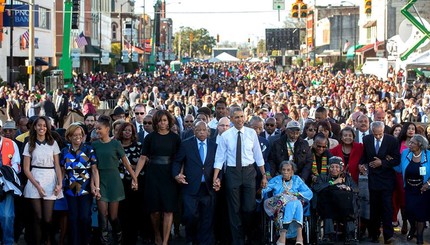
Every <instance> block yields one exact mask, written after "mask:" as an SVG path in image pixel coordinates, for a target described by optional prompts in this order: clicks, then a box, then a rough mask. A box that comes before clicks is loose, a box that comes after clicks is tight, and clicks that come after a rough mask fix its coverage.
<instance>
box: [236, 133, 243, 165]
mask: <svg viewBox="0 0 430 245" xmlns="http://www.w3.org/2000/svg"><path fill="white" fill-rule="evenodd" d="M241 167H242V139H241V138H240V131H239V132H237V145H236V169H240V168H241Z"/></svg>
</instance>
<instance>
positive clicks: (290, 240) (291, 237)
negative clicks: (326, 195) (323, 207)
mask: <svg viewBox="0 0 430 245" xmlns="http://www.w3.org/2000/svg"><path fill="white" fill-rule="evenodd" d="M263 201H264V199H263V200H261V203H260V204H261V205H262V204H263ZM261 219H262V224H263V239H264V241H263V244H267V245H274V244H276V240H277V236H278V235H277V231H276V229H275V221H274V220H273V217H269V216H268V215H267V214H266V213H265V211H264V208H262V211H261ZM311 223H312V218H311V204H310V202H304V203H303V224H302V233H303V243H304V244H311ZM296 235H297V234H295V232H294V233H290V232H287V235H286V236H287V243H286V244H295V238H296Z"/></svg>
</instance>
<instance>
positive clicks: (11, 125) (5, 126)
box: [2, 121, 16, 129]
mask: <svg viewBox="0 0 430 245" xmlns="http://www.w3.org/2000/svg"><path fill="white" fill-rule="evenodd" d="M2 127H3V129H16V123H15V121H6V122H4V124H3V125H2Z"/></svg>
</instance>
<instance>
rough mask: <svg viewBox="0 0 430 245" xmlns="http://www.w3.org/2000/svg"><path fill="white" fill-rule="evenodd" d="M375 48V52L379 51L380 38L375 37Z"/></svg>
mask: <svg viewBox="0 0 430 245" xmlns="http://www.w3.org/2000/svg"><path fill="white" fill-rule="evenodd" d="M373 50H375V53H377V52H378V39H377V38H375V43H374V44H373Z"/></svg>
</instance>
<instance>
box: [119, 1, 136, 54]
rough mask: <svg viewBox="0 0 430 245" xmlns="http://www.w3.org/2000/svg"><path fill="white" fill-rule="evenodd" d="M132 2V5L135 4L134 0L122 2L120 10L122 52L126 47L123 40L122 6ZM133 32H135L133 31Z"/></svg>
mask: <svg viewBox="0 0 430 245" xmlns="http://www.w3.org/2000/svg"><path fill="white" fill-rule="evenodd" d="M127 3H128V4H130V6H134V0H128V1H126V2H124V3H122V4H121V8H120V12H119V22H120V25H121V29H120V30H121V33H120V37H121V38H120V39H121V52H122V50H123V49H124V42H123V27H124V26H123V24H122V7H123V6H124V5H125V4H127ZM131 34H133V32H132V33H131ZM131 38H132V40H133V36H131Z"/></svg>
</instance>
